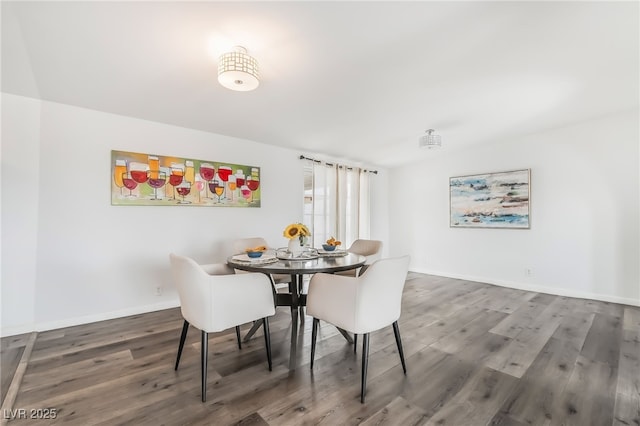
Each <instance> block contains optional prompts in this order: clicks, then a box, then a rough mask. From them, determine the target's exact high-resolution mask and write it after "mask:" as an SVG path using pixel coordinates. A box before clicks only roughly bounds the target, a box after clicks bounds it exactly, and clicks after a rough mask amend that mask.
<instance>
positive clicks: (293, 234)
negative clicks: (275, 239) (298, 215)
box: [282, 223, 311, 240]
mask: <svg viewBox="0 0 640 426" xmlns="http://www.w3.org/2000/svg"><path fill="white" fill-rule="evenodd" d="M282 235H284V236H285V237H287V238H288V239H290V240H292V239H294V238H302V237H308V236H310V235H311V232H309V228H307V227H306V226H305V225H303V224H301V223H292V224H291V225H289V226H287V227H286V228H285V230H284V232H283V233H282Z"/></svg>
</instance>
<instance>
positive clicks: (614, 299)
mask: <svg viewBox="0 0 640 426" xmlns="http://www.w3.org/2000/svg"><path fill="white" fill-rule="evenodd" d="M411 271H412V272H417V273H420V274H428V275H437V276H440V277H447V278H455V279H460V280H466V281H475V282H480V283H486V284H493V285H497V286H500V287H508V288H513V289H516V290H525V291H534V292H536V293H545V294H553V295H555V296H566V297H575V298H578V299H591V300H599V301H601V302H610V303H619V304H622V305H630V306H640V300H638V299H632V298H628V297H620V296H611V295H606V294H599V293H588V292H582V291H576V290H570V289H566V288H556V287H546V286H541V285H536V284H528V283H521V282H515V281H504V280H495V279H492V278H487V277H475V276H471V275H462V274H454V273H449V272H442V271H432V270H427V269H422V268H411Z"/></svg>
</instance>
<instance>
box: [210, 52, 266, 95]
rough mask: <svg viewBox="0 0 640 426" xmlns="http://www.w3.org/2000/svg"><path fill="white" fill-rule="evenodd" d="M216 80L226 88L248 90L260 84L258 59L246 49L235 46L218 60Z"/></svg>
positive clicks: (240, 90)
mask: <svg viewBox="0 0 640 426" xmlns="http://www.w3.org/2000/svg"><path fill="white" fill-rule="evenodd" d="M218 82H219V83H220V84H222V85H223V86H224V87H226V88H227V89H231V90H236V91H239V92H248V91H250V90H253V89H255V88H256V87H258V85H259V84H260V74H259V73H258V61H256V59H255V58H254V57H252V56H249V55H248V54H247V49H245V48H244V47H242V46H236V47H235V48H234V51H233V52H228V53H225V54H223V55H221V56H220V59H219V60H218Z"/></svg>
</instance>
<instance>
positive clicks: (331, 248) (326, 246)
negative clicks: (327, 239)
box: [322, 244, 336, 251]
mask: <svg viewBox="0 0 640 426" xmlns="http://www.w3.org/2000/svg"><path fill="white" fill-rule="evenodd" d="M322 248H323V249H324V251H334V250H335V249H336V246H332V245H331V244H323V245H322Z"/></svg>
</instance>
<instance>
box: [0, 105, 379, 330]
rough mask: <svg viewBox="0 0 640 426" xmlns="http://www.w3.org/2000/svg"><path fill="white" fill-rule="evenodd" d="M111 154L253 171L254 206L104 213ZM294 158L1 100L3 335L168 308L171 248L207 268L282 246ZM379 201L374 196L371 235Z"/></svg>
mask: <svg viewBox="0 0 640 426" xmlns="http://www.w3.org/2000/svg"><path fill="white" fill-rule="evenodd" d="M111 150H120V151H132V152H142V153H155V154H158V155H174V156H178V157H188V158H201V159H209V160H214V161H228V162H229V163H235V164H247V165H256V166H259V167H261V184H262V187H261V194H262V206H261V207H260V208H231V207H228V208H213V207H177V206H176V207H173V206H163V207H150V206H112V205H111V194H110V190H111V186H110V183H109V182H110V174H111V164H110V162H111ZM299 154H300V153H299V152H297V151H293V150H288V149H283V148H277V147H273V146H269V145H265V144H261V143H258V142H253V141H248V140H241V139H236V138H232V137H227V136H222V135H217V134H212V133H207V132H201V131H196V130H192V129H185V128H180V127H175V126H170V125H165V124H160V123H155V122H149V121H144V120H139V119H133V118H128V117H123V116H117V115H112V114H106V113H102V112H98V111H93V110H87V109H83V108H78V107H72V106H68V105H62V104H57V103H52V102H46V101H39V100H34V99H31V98H25V97H21V96H15V95H10V94H6V93H3V94H2V283H1V284H2V292H1V295H2V301H1V306H2V313H1V318H2V324H1V325H2V335H3V336H6V335H11V334H16V333H23V332H28V331H32V330H46V329H52V328H58V327H65V326H69V325H76V324H82V323H87V322H92V321H98V320H102V319H107V318H114V317H119V316H124V315H130V314H134V313H139V312H147V311H151V310H157V309H163V308H167V307H173V306H178V297H177V293H176V292H175V289H174V288H173V285H172V282H171V278H170V271H169V262H168V255H169V253H170V252H176V253H180V254H184V255H187V256H191V257H193V258H194V259H196V260H197V261H198V262H201V263H205V262H223V261H224V260H225V259H226V257H227V256H228V255H230V254H231V246H230V243H231V242H232V241H233V240H234V239H235V238H239V237H249V236H264V237H265V238H266V239H267V241H269V243H270V244H271V245H273V246H276V247H279V246H284V245H285V244H286V241H285V239H284V237H283V236H282V231H283V229H284V228H285V226H286V225H287V224H289V223H291V222H297V221H301V220H302V193H303V174H302V166H303V163H302V161H300V160H299V159H298V156H299ZM386 179H387V177H386V176H385V175H384V173H382V174H381V175H380V176H378V178H377V182H379V184H380V185H382V186H383V187H386ZM384 194H385V193H382V194H378V195H377V196H376V197H375V199H374V200H372V203H373V204H374V207H373V213H372V223H373V224H375V226H376V229H375V233H374V234H375V235H376V237H378V238H383V237H385V236H387V235H388V226H387V224H386V222H385V221H384V220H385V216H384V214H386V206H387V198H386V196H385V195H384ZM376 211H380V212H382V213H381V215H376V213H375V212H376ZM158 286H160V287H161V288H162V295H161V296H157V295H156V288H157V287H158Z"/></svg>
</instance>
